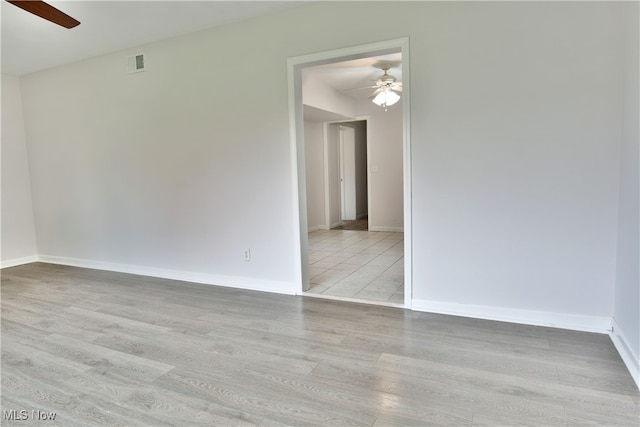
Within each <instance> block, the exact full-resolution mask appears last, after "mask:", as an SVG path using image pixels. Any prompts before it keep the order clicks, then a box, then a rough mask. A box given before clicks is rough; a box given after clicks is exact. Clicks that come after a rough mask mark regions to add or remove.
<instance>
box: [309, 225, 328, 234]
mask: <svg viewBox="0 0 640 427" xmlns="http://www.w3.org/2000/svg"><path fill="white" fill-rule="evenodd" d="M326 229H327V226H326V225H313V226H311V227H309V228H308V229H307V230H308V232H309V233H311V232H312V231H318V230H326Z"/></svg>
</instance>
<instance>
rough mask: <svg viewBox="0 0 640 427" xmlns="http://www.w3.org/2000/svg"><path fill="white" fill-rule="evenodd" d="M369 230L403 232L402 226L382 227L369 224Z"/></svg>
mask: <svg viewBox="0 0 640 427" xmlns="http://www.w3.org/2000/svg"><path fill="white" fill-rule="evenodd" d="M369 231H390V232H394V233H403V232H404V227H382V226H378V225H371V224H369Z"/></svg>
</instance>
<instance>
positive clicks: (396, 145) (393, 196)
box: [356, 99, 404, 231]
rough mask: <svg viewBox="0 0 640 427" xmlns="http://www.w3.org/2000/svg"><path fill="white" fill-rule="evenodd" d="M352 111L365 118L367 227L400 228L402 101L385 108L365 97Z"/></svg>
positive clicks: (381, 229) (401, 229)
mask: <svg viewBox="0 0 640 427" xmlns="http://www.w3.org/2000/svg"><path fill="white" fill-rule="evenodd" d="M356 110H357V112H358V115H359V116H367V118H368V120H367V121H368V129H369V133H368V135H367V143H368V145H369V148H368V151H369V159H368V160H369V179H370V182H369V230H371V231H403V229H404V224H403V222H404V214H403V212H404V209H403V197H402V195H403V165H402V153H403V147H402V136H403V135H402V125H403V122H402V103H401V102H398V103H396V104H394V105H392V106H390V107H388V110H387V111H385V110H384V108H381V107H379V106H377V105H376V104H374V103H373V102H371V101H369V100H367V99H365V100H362V101H360V102H359V103H358V104H357V106H356Z"/></svg>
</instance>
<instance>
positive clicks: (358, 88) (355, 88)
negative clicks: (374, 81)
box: [343, 85, 378, 92]
mask: <svg viewBox="0 0 640 427" xmlns="http://www.w3.org/2000/svg"><path fill="white" fill-rule="evenodd" d="M374 87H378V85H374V86H363V87H354V88H353V89H345V90H343V92H351V91H352V90H362V89H373V88H374Z"/></svg>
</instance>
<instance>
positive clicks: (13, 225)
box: [0, 74, 38, 267]
mask: <svg viewBox="0 0 640 427" xmlns="http://www.w3.org/2000/svg"><path fill="white" fill-rule="evenodd" d="M0 252H1V254H2V257H1V258H2V267H8V266H11V265H15V264H21V263H25V262H33V261H35V260H36V255H37V253H38V251H37V246H36V235H35V227H34V222H33V206H32V202H31V183H30V180H29V165H28V162H27V147H26V144H25V136H24V121H23V116H22V97H21V95H20V80H19V79H18V78H17V77H14V76H9V75H4V74H3V75H2V247H1V251H0Z"/></svg>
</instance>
